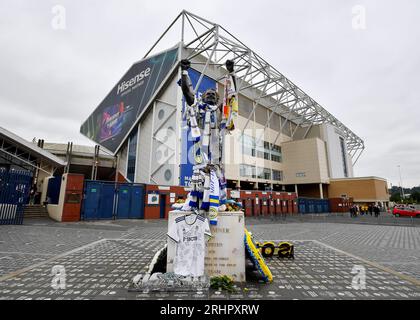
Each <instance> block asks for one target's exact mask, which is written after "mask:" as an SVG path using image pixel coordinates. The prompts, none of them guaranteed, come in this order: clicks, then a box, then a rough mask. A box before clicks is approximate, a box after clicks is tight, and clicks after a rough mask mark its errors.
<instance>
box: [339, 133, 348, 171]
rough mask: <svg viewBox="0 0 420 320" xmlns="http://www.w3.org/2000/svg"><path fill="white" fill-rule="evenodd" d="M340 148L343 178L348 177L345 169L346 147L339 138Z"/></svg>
mask: <svg viewBox="0 0 420 320" xmlns="http://www.w3.org/2000/svg"><path fill="white" fill-rule="evenodd" d="M340 146H341V156H342V158H343V169H344V177H346V178H348V177H349V171H348V168H347V157H346V146H345V143H344V139H343V138H341V137H340Z"/></svg>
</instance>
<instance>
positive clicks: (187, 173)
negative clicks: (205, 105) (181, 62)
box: [180, 68, 216, 187]
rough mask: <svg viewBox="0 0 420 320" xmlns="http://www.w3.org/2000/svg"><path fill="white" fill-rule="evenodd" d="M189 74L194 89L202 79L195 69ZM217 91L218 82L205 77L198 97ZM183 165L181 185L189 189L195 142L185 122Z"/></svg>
mask: <svg viewBox="0 0 420 320" xmlns="http://www.w3.org/2000/svg"><path fill="white" fill-rule="evenodd" d="M188 74H189V75H190V78H191V82H192V84H193V88H195V86H196V85H197V82H198V80H199V79H200V75H201V74H200V73H199V72H198V71H195V70H194V69H191V68H190V69H189V70H188ZM211 88H213V89H215V88H216V81H215V80H213V79H211V78H209V77H207V76H204V77H203V80H202V81H201V83H200V87H199V88H198V90H197V91H198V92H197V94H196V96H198V97H201V95H202V94H203V93H204V92H205V91H206V90H207V89H211ZM183 108H185V100H184V101H183ZM181 137H182V138H181V148H182V149H181V150H182V152H181V165H180V185H181V186H186V187H188V186H189V184H190V181H191V176H192V173H193V165H194V152H193V148H192V146H193V144H194V140H193V138H192V137H191V130H190V128H188V127H187V124H186V122H185V121H183V123H182V132H181Z"/></svg>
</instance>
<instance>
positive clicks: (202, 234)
mask: <svg viewBox="0 0 420 320" xmlns="http://www.w3.org/2000/svg"><path fill="white" fill-rule="evenodd" d="M168 237H169V238H171V239H172V240H173V241H175V242H176V243H177V246H176V254H175V259H174V273H175V274H179V275H182V276H194V277H199V276H203V275H204V256H205V252H206V244H205V241H206V240H208V239H209V238H210V237H211V232H210V227H209V222H208V220H207V219H206V218H204V217H202V216H200V215H195V214H191V215H186V216H182V217H178V218H176V219H175V223H174V224H173V225H172V226H170V227H169V232H168Z"/></svg>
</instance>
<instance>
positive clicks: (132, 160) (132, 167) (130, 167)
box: [127, 128, 138, 182]
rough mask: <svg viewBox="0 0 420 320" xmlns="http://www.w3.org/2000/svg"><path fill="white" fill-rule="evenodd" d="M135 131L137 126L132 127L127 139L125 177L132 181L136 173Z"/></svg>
mask: <svg viewBox="0 0 420 320" xmlns="http://www.w3.org/2000/svg"><path fill="white" fill-rule="evenodd" d="M137 133H138V128H136V129H134V131H133V133H132V134H131V135H130V137H129V139H128V161H127V179H128V180H130V181H131V182H134V179H135V174H136V158H137V136H138V135H137Z"/></svg>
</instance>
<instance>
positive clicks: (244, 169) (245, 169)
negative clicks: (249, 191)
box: [239, 164, 255, 178]
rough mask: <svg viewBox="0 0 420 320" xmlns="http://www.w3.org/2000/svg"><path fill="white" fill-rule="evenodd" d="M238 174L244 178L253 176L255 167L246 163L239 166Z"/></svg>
mask: <svg viewBox="0 0 420 320" xmlns="http://www.w3.org/2000/svg"><path fill="white" fill-rule="evenodd" d="M239 174H240V176H241V177H244V178H255V167H254V166H251V165H248V164H241V165H240V166H239Z"/></svg>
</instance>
